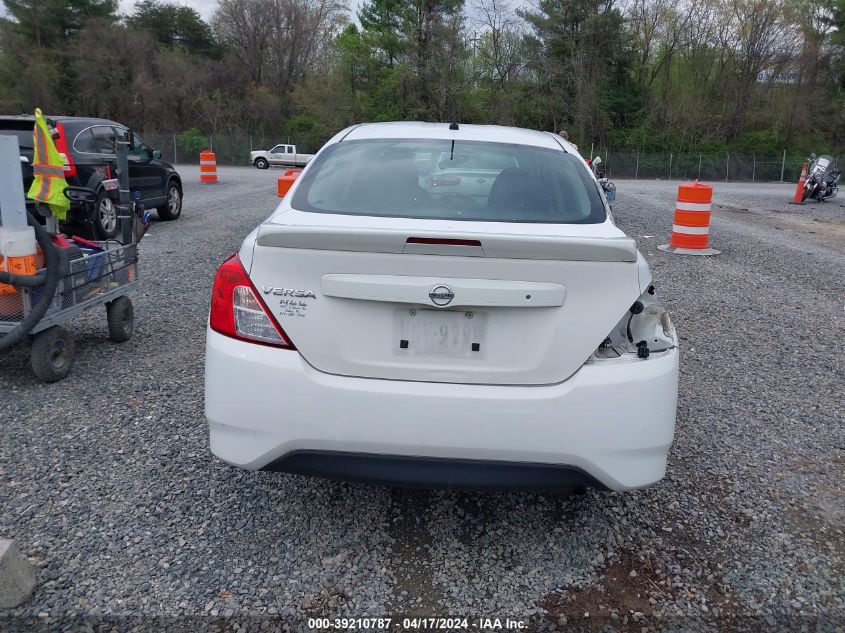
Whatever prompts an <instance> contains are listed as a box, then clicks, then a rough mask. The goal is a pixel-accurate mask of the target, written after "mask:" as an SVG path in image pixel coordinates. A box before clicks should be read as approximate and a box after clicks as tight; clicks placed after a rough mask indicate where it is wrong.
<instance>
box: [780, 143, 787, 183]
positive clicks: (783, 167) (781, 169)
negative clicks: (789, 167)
mask: <svg viewBox="0 0 845 633" xmlns="http://www.w3.org/2000/svg"><path fill="white" fill-rule="evenodd" d="M785 169H786V150H783V162H782V163H781V164H780V181H781V182H783V172H784V170H785Z"/></svg>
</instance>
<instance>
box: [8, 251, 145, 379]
mask: <svg viewBox="0 0 845 633" xmlns="http://www.w3.org/2000/svg"><path fill="white" fill-rule="evenodd" d="M80 250H82V249H80ZM86 251H87V252H86ZM137 280H138V247H137V245H136V244H127V245H121V244H120V243H117V242H91V243H90V248H89V249H85V251H83V253H82V254H81V256H79V257H77V258H76V259H72V260H70V261H69V264H68V272H67V274H66V275H64V276H63V277H62V279H61V281H60V282H59V285H58V288H57V289H56V292H55V293H54V294H53V297H52V298H51V300H50V305H49V307H48V308H47V312H46V314H45V315H44V316H43V317H41V320H40V321H38V323H37V324H36V325H35V327H33V328H32V330H30V332H29V334H30V336H31V337H32V350H31V352H30V357H31V361H32V371H33V373H34V374H35V376H36V377H37V378H38V379H39V380H43V381H45V382H54V381H56V380H61V379H62V378H64V377H65V376H66V375H67V374H68V372H69V371H70V368H71V365H72V364H73V359H74V354H75V352H74V344H73V336H72V335H71V333H70V331H69V330H68V329H66V328H65V327H63V325H64V324H65V323H67V322H68V321H70V320H71V319H72V318H73V317H75V316H77V315H79V314H81V313H82V312H84V311H85V310H89V309H91V308H94V307H96V306H100V305H105V306H106V315H107V321H108V328H109V338H111V340H113V341H115V342H118V343H122V342H124V341H128V340H129V339H130V338H131V337H132V329H133V325H134V311H133V308H132V301H131V300H130V299H129V297H127V296H126V295H127V294H128V293H129V292H130V291H131V290H132V288H133V286H135V284H136V283H137V282H138V281H137ZM40 293H41V289H39V288H37V287H36V288H20V289H16V291H14V292H12V293H7V294H0V335H2V334H8V333H9V332H11V331H12V330H14V329H15V328H16V327H18V325H20V323H21V321H23V319H24V317H26V316H27V315H28V314H29V313H30V311H31V310H32V308H33V307H34V306H35V305H36V304H37V303H38V302H39V301H41V300H42V297H41V296H40Z"/></svg>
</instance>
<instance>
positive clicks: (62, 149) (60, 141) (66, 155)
mask: <svg viewBox="0 0 845 633" xmlns="http://www.w3.org/2000/svg"><path fill="white" fill-rule="evenodd" d="M56 133H57V136H56V138H55V139H54V140H55V143H56V151H57V152H59V155H60V156H61V157H62V159H63V160H64V161H65V166H64V170H65V176H76V163H74V162H73V158H72V157H71V155H70V152H69V151H68V148H67V136H66V135H65V126H64V125H62V124H61V123H56Z"/></svg>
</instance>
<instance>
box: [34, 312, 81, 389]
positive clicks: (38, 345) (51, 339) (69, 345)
mask: <svg viewBox="0 0 845 633" xmlns="http://www.w3.org/2000/svg"><path fill="white" fill-rule="evenodd" d="M75 355H76V352H75V350H74V347H73V337H72V336H71V335H70V332H68V331H67V330H66V329H64V328H63V327H61V326H59V325H54V326H53V327H50V328H47V329H46V330H44V331H43V332H39V333H38V334H36V335H35V337H34V338H33V339H32V351H31V352H30V361H31V362H32V373H34V374H35V377H36V378H38V380H41V381H43V382H56V381H57V380H61V379H62V378H64V377H65V376H67V375H68V374H69V373H70V368H71V367H72V366H73V358H74V356H75Z"/></svg>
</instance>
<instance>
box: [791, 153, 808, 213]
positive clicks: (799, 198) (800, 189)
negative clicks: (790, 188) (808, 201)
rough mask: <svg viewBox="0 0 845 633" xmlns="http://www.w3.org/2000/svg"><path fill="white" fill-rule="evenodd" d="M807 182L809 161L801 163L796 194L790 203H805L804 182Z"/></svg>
mask: <svg viewBox="0 0 845 633" xmlns="http://www.w3.org/2000/svg"><path fill="white" fill-rule="evenodd" d="M806 182H807V163H804V164H803V165H801V175H800V176H799V177H798V185H796V187H795V195H793V196H792V202H790V203H789V204H804V184H805V183H806Z"/></svg>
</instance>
